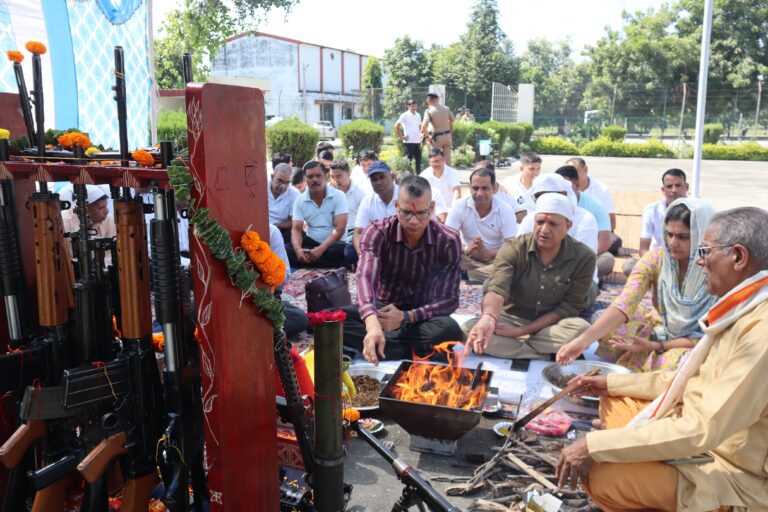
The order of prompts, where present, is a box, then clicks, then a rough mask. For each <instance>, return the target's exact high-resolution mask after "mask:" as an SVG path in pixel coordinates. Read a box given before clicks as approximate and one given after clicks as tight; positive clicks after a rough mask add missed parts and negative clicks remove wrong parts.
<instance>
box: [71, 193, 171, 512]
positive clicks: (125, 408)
mask: <svg viewBox="0 0 768 512" xmlns="http://www.w3.org/2000/svg"><path fill="white" fill-rule="evenodd" d="M114 207H115V222H116V224H117V252H118V254H119V255H120V265H119V273H118V278H119V281H120V287H119V288H120V303H121V305H122V310H123V311H122V333H123V350H122V352H121V354H120V355H118V360H124V361H127V366H128V380H129V382H130V384H129V388H130V393H129V394H128V395H127V396H126V397H125V398H124V399H123V400H121V401H120V402H119V403H117V404H116V405H115V407H114V412H112V413H108V414H106V415H105V416H104V417H103V418H102V426H103V428H104V431H105V435H106V437H105V438H104V440H102V441H101V443H99V444H98V445H97V446H96V448H94V449H93V450H92V451H91V452H90V453H89V454H88V455H87V456H86V457H85V458H84V459H83V460H82V462H80V464H79V465H78V466H77V469H78V471H80V473H81V474H82V475H83V477H84V478H85V480H86V481H87V482H89V483H95V482H97V481H98V480H99V478H102V477H103V476H104V472H105V471H106V470H107V469H108V467H109V465H110V463H111V462H112V461H113V460H114V459H116V458H118V457H119V458H120V463H121V468H122V473H123V476H124V477H125V478H126V480H127V481H126V490H125V496H124V498H123V507H122V510H123V511H128V512H138V511H140V510H141V511H146V509H147V506H148V503H149V493H150V492H151V491H152V490H153V489H154V488H155V486H156V484H157V477H156V475H157V462H156V460H155V450H156V443H157V439H158V438H159V437H160V436H159V430H160V425H159V424H158V420H159V418H160V417H161V413H162V411H163V410H164V407H163V403H162V400H163V397H162V387H161V384H160V374H159V372H158V368H157V361H156V359H155V353H154V350H153V348H152V311H151V308H150V283H149V261H148V257H147V230H146V225H145V223H144V208H143V203H142V202H141V200H140V198H136V199H132V198H131V197H130V195H124V196H123V197H122V198H120V199H118V200H117V201H115V202H114Z"/></svg>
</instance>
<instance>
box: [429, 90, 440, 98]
mask: <svg viewBox="0 0 768 512" xmlns="http://www.w3.org/2000/svg"><path fill="white" fill-rule="evenodd" d="M439 97H440V96H438V94H437V93H435V92H428V93H427V98H432V99H433V100H436V99H437V98H439Z"/></svg>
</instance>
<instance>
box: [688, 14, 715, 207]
mask: <svg viewBox="0 0 768 512" xmlns="http://www.w3.org/2000/svg"><path fill="white" fill-rule="evenodd" d="M711 34H712V0H704V26H703V28H702V31H701V59H700V61H699V90H698V93H697V97H696V134H695V136H694V145H693V197H701V146H702V144H703V142H704V115H705V113H706V108H707V74H708V73H709V39H710V35H711Z"/></svg>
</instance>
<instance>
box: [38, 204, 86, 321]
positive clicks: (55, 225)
mask: <svg viewBox="0 0 768 512" xmlns="http://www.w3.org/2000/svg"><path fill="white" fill-rule="evenodd" d="M30 205H31V208H32V220H33V229H34V239H35V267H36V272H37V303H38V313H39V319H40V325H41V326H44V327H56V326H60V325H64V324H66V323H67V321H68V319H69V317H68V310H69V309H71V308H73V307H74V306H75V298H74V294H73V293H72V283H73V282H74V280H75V273H74V269H73V268H72V262H71V259H70V257H69V250H68V247H67V245H66V241H65V240H64V223H63V221H62V220H61V203H60V202H59V196H58V195H56V194H35V195H33V196H32V198H31V199H30Z"/></svg>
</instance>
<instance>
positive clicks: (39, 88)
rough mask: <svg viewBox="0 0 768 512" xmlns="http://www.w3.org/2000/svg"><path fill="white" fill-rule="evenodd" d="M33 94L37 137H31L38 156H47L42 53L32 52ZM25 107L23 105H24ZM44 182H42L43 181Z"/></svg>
mask: <svg viewBox="0 0 768 512" xmlns="http://www.w3.org/2000/svg"><path fill="white" fill-rule="evenodd" d="M32 86H33V87H34V89H33V90H32V96H34V98H35V99H34V103H35V121H36V123H37V137H35V138H33V139H30V140H29V143H30V144H32V143H33V142H32V141H33V140H34V141H36V142H37V156H39V157H44V156H45V109H44V108H43V104H44V102H43V64H42V61H41V60H40V55H39V54H37V53H33V54H32ZM22 108H23V107H22ZM41 184H42V182H41Z"/></svg>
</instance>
